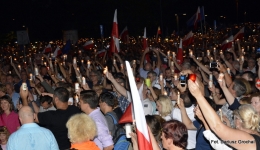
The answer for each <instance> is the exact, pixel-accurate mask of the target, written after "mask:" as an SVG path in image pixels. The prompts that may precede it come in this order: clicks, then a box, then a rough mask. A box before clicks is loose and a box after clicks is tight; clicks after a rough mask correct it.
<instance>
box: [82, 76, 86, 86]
mask: <svg viewBox="0 0 260 150" xmlns="http://www.w3.org/2000/svg"><path fill="white" fill-rule="evenodd" d="M82 84H83V85H85V84H86V78H85V77H82Z"/></svg>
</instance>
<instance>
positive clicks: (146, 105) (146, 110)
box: [142, 98, 153, 116]
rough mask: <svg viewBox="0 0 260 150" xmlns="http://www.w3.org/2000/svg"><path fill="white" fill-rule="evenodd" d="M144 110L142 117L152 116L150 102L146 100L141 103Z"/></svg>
mask: <svg viewBox="0 0 260 150" xmlns="http://www.w3.org/2000/svg"><path fill="white" fill-rule="evenodd" d="M142 103H143V108H144V115H145V116H146V115H153V105H152V102H151V101H150V100H149V99H148V98H147V99H145V100H143V101H142Z"/></svg>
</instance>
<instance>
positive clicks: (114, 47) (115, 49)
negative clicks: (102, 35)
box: [110, 10, 120, 53]
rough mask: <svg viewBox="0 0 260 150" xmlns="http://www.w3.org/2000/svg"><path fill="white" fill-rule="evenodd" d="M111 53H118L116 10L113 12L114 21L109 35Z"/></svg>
mask: <svg viewBox="0 0 260 150" xmlns="http://www.w3.org/2000/svg"><path fill="white" fill-rule="evenodd" d="M110 48H111V53H119V52H120V49H119V36H118V23H117V10H115V14H114V21H113V29H112V34H111V44H110Z"/></svg>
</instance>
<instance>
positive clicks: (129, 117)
mask: <svg viewBox="0 0 260 150" xmlns="http://www.w3.org/2000/svg"><path fill="white" fill-rule="evenodd" d="M131 122H133V114H132V103H130V104H129V105H128V106H127V108H126V110H125V112H124V114H123V115H122V117H121V118H120V120H119V121H118V123H119V124H122V123H131Z"/></svg>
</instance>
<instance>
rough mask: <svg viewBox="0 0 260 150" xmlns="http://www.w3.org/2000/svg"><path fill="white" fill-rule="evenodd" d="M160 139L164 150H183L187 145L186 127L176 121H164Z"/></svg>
mask: <svg viewBox="0 0 260 150" xmlns="http://www.w3.org/2000/svg"><path fill="white" fill-rule="evenodd" d="M161 139H162V145H163V148H165V149H170V148H172V147H175V146H177V147H180V148H182V149H185V148H186V146H187V144H188V142H187V140H188V131H187V127H186V126H185V125H184V124H183V123H182V122H180V121H178V120H170V121H166V122H165V123H164V124H163V127H162V136H161Z"/></svg>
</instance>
